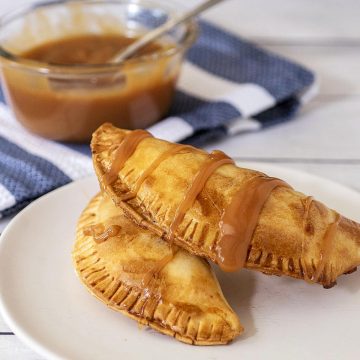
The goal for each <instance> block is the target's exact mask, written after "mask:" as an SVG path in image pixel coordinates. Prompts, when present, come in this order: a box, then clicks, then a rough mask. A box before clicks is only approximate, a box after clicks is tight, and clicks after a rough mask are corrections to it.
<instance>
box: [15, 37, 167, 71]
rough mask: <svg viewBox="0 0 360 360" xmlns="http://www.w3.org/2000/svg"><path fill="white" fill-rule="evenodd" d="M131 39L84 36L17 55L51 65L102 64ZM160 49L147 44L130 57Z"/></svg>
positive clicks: (38, 47)
mask: <svg viewBox="0 0 360 360" xmlns="http://www.w3.org/2000/svg"><path fill="white" fill-rule="evenodd" d="M133 41H134V38H131V37H127V36H124V35H119V34H103V35H96V34H87V35H79V36H73V37H66V38H62V39H56V40H53V41H49V42H46V43H43V44H40V45H38V46H36V47H33V48H31V49H29V50H27V51H25V52H23V53H22V54H21V56H22V57H23V58H25V59H30V60H37V61H42V62H45V63H47V64H51V65H75V64H77V65H81V64H91V65H98V64H105V63H107V62H108V61H109V60H110V59H111V58H112V57H113V56H115V55H116V54H117V53H118V52H119V51H120V50H122V49H124V48H126V47H127V46H129V45H130V44H131V43H132V42H133ZM162 49H163V46H161V45H160V44H158V43H150V44H148V45H147V46H145V47H144V48H142V49H140V50H139V51H138V53H137V54H135V56H134V57H138V56H143V55H149V54H152V53H154V52H156V51H160V50H162Z"/></svg>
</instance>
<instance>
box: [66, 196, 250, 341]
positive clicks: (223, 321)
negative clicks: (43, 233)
mask: <svg viewBox="0 0 360 360" xmlns="http://www.w3.org/2000/svg"><path fill="white" fill-rule="evenodd" d="M73 260H74V264H75V268H76V271H77V273H78V276H79V277H80V279H81V281H82V282H83V283H84V285H85V286H86V287H87V288H88V290H89V291H90V292H91V293H92V294H93V295H95V296H96V297H97V298H99V299H100V300H101V301H103V302H104V303H105V304H106V305H108V306H109V307H111V308H112V309H114V310H117V311H120V312H122V313H124V314H125V315H127V316H129V317H131V318H133V319H135V320H137V321H138V322H139V323H141V324H145V325H149V326H151V327H152V328H154V329H156V330H158V331H160V332H162V333H164V334H167V335H170V336H174V337H175V338H177V339H178V340H180V341H183V342H186V343H190V344H196V345H216V344H226V343H228V342H229V341H231V340H232V339H234V338H235V337H236V336H238V335H239V334H240V333H241V332H242V331H243V328H242V326H241V325H240V322H239V320H238V317H237V316H236V314H235V313H234V312H233V310H232V309H231V308H230V306H229V305H228V303H227V302H226V300H225V298H224V296H223V294H222V291H221V289H220V286H219V283H218V281H217V279H216V277H215V274H214V273H213V271H212V269H211V267H210V266H209V264H208V262H207V261H206V260H204V259H202V258H199V257H197V256H194V255H191V254H189V253H188V252H187V251H185V250H183V249H179V248H177V247H176V246H173V247H171V246H169V244H168V243H167V242H166V241H164V240H162V239H160V238H159V237H158V236H157V235H155V234H153V233H151V232H149V231H148V230H146V229H141V228H139V227H138V226H137V225H135V224H134V223H133V222H131V221H130V220H128V219H127V218H126V217H125V216H124V214H123V212H122V210H121V209H119V208H116V207H115V205H114V204H113V203H112V201H111V200H110V199H109V198H108V197H102V196H101V195H98V196H96V197H95V198H94V199H93V200H92V201H91V202H90V203H89V205H88V206H87V207H86V209H85V210H84V211H83V213H82V215H81V217H80V219H79V222H78V227H77V238H76V244H75V247H74V251H73Z"/></svg>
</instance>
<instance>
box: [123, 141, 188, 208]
mask: <svg viewBox="0 0 360 360" xmlns="http://www.w3.org/2000/svg"><path fill="white" fill-rule="evenodd" d="M189 147H190V146H189V145H175V146H171V147H170V148H169V149H168V150H166V151H165V152H163V153H162V154H160V155H159V156H158V157H157V158H156V159H155V160H154V161H153V162H152V163H151V165H150V166H149V167H148V168H147V169H146V170H145V171H144V172H143V173H142V174H141V175H140V177H139V178H138V179H137V180H136V183H135V187H134V190H133V191H131V193H129V194H126V195H124V196H123V197H122V198H121V200H123V201H126V200H130V199H132V198H134V197H135V196H136V194H137V193H138V192H139V190H140V187H141V185H142V184H143V182H144V181H145V180H146V179H147V178H148V177H149V176H150V175H151V174H152V172H153V171H155V170H156V168H157V167H158V166H159V165H160V164H161V163H162V162H163V161H165V160H166V159H167V158H168V157H170V156H171V155H175V154H177V153H179V152H180V151H182V150H185V149H187V148H189Z"/></svg>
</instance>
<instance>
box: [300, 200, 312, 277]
mask: <svg viewBox="0 0 360 360" xmlns="http://www.w3.org/2000/svg"><path fill="white" fill-rule="evenodd" d="M313 201H314V198H313V197H312V196H307V197H306V198H305V199H304V200H303V201H302V204H303V206H304V216H303V230H304V236H303V239H302V243H301V259H302V258H303V256H304V247H305V242H306V238H307V235H306V227H307V224H308V219H309V215H310V208H311V204H312V203H313ZM303 271H304V280H305V281H306V282H312V280H311V278H309V276H308V273H307V269H306V264H305V266H304V270H303Z"/></svg>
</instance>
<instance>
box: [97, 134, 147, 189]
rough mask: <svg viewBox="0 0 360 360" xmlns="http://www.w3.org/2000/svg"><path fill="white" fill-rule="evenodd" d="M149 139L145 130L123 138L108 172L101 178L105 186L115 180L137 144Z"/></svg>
mask: <svg viewBox="0 0 360 360" xmlns="http://www.w3.org/2000/svg"><path fill="white" fill-rule="evenodd" d="M149 137H152V135H151V134H150V133H149V132H148V131H146V130H134V131H131V132H129V133H128V134H127V135H126V136H125V138H124V140H123V141H122V143H121V144H120V145H119V147H118V148H117V149H116V150H115V154H114V161H113V163H112V165H111V168H110V170H109V172H107V173H106V174H104V176H103V181H104V183H105V185H110V184H112V183H113V182H114V181H115V180H116V179H117V177H118V175H119V171H120V170H121V169H122V168H123V167H124V165H125V163H126V161H127V160H128V159H129V157H130V156H131V155H132V154H133V153H134V152H135V150H136V148H137V146H138V145H139V143H140V142H141V141H142V140H144V139H146V138H149Z"/></svg>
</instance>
